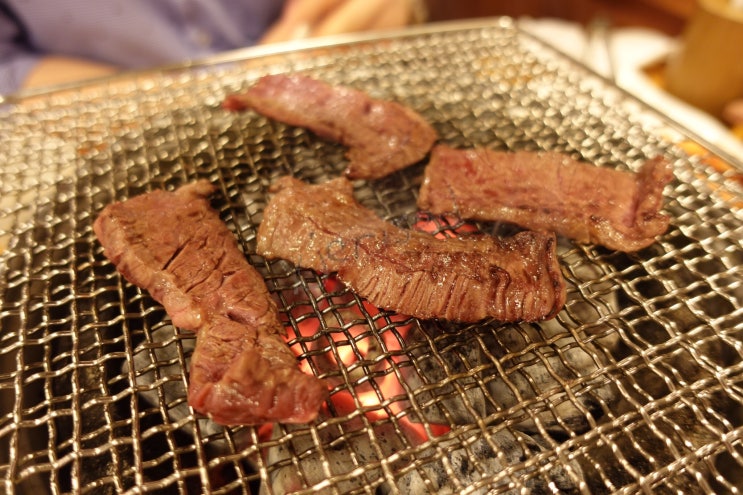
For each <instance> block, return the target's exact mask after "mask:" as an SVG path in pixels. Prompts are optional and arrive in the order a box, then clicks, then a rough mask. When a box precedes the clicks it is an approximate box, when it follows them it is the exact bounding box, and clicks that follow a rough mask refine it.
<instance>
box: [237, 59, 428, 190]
mask: <svg viewBox="0 0 743 495" xmlns="http://www.w3.org/2000/svg"><path fill="white" fill-rule="evenodd" d="M223 106H224V107H225V108H227V109H230V110H244V109H248V108H250V109H252V110H255V111H256V112H258V113H260V114H263V115H265V116H267V117H270V118H273V119H276V120H278V121H280V122H284V123H286V124H289V125H293V126H299V127H305V128H307V129H309V130H311V131H313V132H314V133H315V134H317V135H319V136H321V137H323V138H326V139H329V140H333V141H337V142H339V143H342V144H344V145H345V146H347V147H348V151H347V157H348V159H349V162H350V163H349V165H348V167H347V169H346V175H347V176H348V177H350V178H353V179H377V178H380V177H383V176H385V175H388V174H390V173H392V172H394V171H396V170H399V169H402V168H404V167H407V166H408V165H412V164H414V163H416V162H418V161H420V160H422V159H423V158H424V157H425V156H426V155H427V154H428V152H429V151H430V149H431V147H432V146H433V143H434V142H435V141H436V139H437V138H438V135H437V133H436V131H435V130H434V129H433V127H431V126H430V125H429V124H428V122H426V121H425V120H424V119H423V117H421V116H420V115H419V114H418V113H417V112H415V111H414V110H412V109H411V108H408V107H406V106H404V105H402V104H400V103H397V102H394V101H386V100H379V99H374V98H371V97H369V95H367V94H366V93H364V92H363V91H359V90H357V89H353V88H350V87H346V86H333V85H330V84H328V83H326V82H324V81H320V80H318V79H314V78H311V77H308V76H305V75H301V74H288V75H287V74H274V75H267V76H263V77H261V78H260V79H259V80H258V81H257V82H256V83H255V84H254V85H253V86H252V87H250V88H249V89H248V90H247V91H245V92H243V93H240V94H235V95H230V96H228V97H227V98H226V99H225V101H224V103H223Z"/></svg>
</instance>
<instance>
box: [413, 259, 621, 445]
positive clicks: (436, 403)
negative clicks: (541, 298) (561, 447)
mask: <svg viewBox="0 0 743 495" xmlns="http://www.w3.org/2000/svg"><path fill="white" fill-rule="evenodd" d="M561 249H562V251H563V253H562V255H563V256H564V257H571V256H573V257H575V256H577V254H576V253H570V252H565V251H566V249H565V247H564V246H563V247H562V248H561ZM572 264H573V266H576V267H577V268H575V270H574V273H573V274H571V276H570V277H568V278H567V282H568V303H567V304H566V309H565V310H564V311H563V313H561V315H558V318H556V319H553V320H549V321H545V322H540V323H539V324H520V325H501V326H499V325H497V324H496V323H488V324H484V325H478V326H474V325H473V326H470V327H461V326H456V325H446V326H445V325H442V324H439V323H433V322H427V323H422V324H421V327H420V329H421V331H420V332H417V333H412V334H411V335H410V337H411V338H418V339H421V340H427V341H428V343H429V344H430V346H432V347H434V349H435V351H436V352H433V353H432V352H431V351H430V349H429V348H428V347H427V346H419V347H413V348H411V350H410V351H409V353H410V354H411V355H412V356H413V359H414V360H415V363H416V365H415V367H414V368H411V369H410V370H406V373H407V374H406V377H405V378H406V381H407V382H408V384H409V385H410V386H411V389H412V390H414V391H415V399H416V400H417V402H418V403H419V404H420V405H421V408H422V412H423V414H424V417H425V419H426V420H427V421H430V422H432V423H443V424H470V423H474V422H476V421H478V420H482V419H483V418H486V417H488V416H490V415H493V414H499V413H501V412H503V411H506V410H509V411H510V412H509V418H510V419H511V420H514V419H515V422H516V424H515V427H516V428H518V429H519V430H522V431H525V432H531V433H534V432H538V431H540V429H541V428H544V429H545V430H546V431H548V432H550V434H553V435H555V436H569V435H571V434H574V433H583V432H585V431H587V430H588V429H589V428H590V427H591V423H592V422H593V421H594V419H595V418H596V417H600V416H601V415H602V414H603V407H604V405H605V404H611V403H613V402H614V401H616V400H617V398H618V391H617V390H616V387H615V385H614V384H613V383H612V382H610V381H608V380H607V379H606V377H605V376H603V374H602V373H601V370H602V369H603V368H604V367H605V366H606V364H607V361H606V359H605V353H606V352H607V350H608V351H611V350H613V349H614V348H615V347H616V346H617V341H618V334H617V332H616V331H614V330H613V329H612V328H610V327H608V326H607V325H605V324H603V323H600V322H599V321H600V318H601V317H602V316H606V315H609V314H612V313H613V312H615V311H616V307H617V304H616V296H615V295H614V294H613V293H609V294H606V295H604V294H602V291H603V290H604V287H603V286H602V285H601V284H594V285H593V286H592V287H591V290H592V291H594V292H597V293H599V294H601V296H600V298H599V299H600V300H599V301H598V302H596V301H591V304H589V303H588V302H586V300H587V299H588V298H589V296H586V295H584V294H583V293H582V292H581V291H584V290H585V289H584V288H582V287H581V283H583V281H591V280H596V279H599V277H600V275H601V273H600V270H599V269H598V267H596V266H594V265H588V264H582V265H581V264H578V263H577V262H575V260H573V261H572ZM597 297H598V296H597ZM597 322H599V323H597ZM573 326H575V328H574V329H571V328H570V327H573ZM589 337H590V338H589ZM518 418H520V419H518Z"/></svg>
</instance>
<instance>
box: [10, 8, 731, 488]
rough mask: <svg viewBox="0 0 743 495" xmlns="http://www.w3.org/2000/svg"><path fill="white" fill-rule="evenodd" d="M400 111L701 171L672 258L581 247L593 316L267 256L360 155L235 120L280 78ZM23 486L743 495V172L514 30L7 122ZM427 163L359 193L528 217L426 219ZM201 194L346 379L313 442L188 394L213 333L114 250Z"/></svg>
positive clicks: (263, 57)
mask: <svg viewBox="0 0 743 495" xmlns="http://www.w3.org/2000/svg"><path fill="white" fill-rule="evenodd" d="M291 71H307V72H308V73H309V74H311V75H314V76H316V77H318V78H321V79H324V80H326V81H329V82H331V83H336V84H345V85H349V86H353V87H356V88H359V89H362V90H364V91H366V92H368V93H369V94H371V95H372V96H374V97H378V98H383V99H390V100H396V101H400V102H402V103H404V104H406V105H408V106H410V107H412V108H414V109H415V110H417V111H418V112H420V113H421V114H422V115H423V116H424V117H425V118H426V119H427V120H428V121H429V122H431V123H432V124H433V125H434V127H435V128H436V129H437V131H438V132H439V133H440V136H441V142H444V143H447V144H449V145H452V146H456V147H465V146H488V147H491V148H496V149H512V150H516V149H529V150H537V149H549V150H558V151H562V152H565V153H568V154H570V155H572V156H574V157H577V158H581V159H585V160H587V161H590V162H593V163H595V164H597V166H604V167H611V168H619V169H624V170H637V169H638V168H639V166H640V165H641V164H642V163H643V161H644V160H645V159H647V158H648V157H652V156H656V155H663V156H665V157H666V158H667V159H668V160H669V161H671V163H672V164H673V166H674V172H675V178H674V180H673V181H672V183H671V184H669V186H668V187H667V188H666V204H665V210H666V211H667V212H668V213H669V214H670V215H671V217H672V221H671V226H670V228H669V230H668V232H667V233H666V234H665V235H663V236H662V237H661V238H659V240H658V242H656V243H655V244H653V245H651V246H650V247H648V248H646V249H643V250H642V251H639V252H637V253H633V254H625V253H619V252H614V251H610V250H606V249H603V248H600V247H596V246H592V245H577V244H573V243H570V242H569V241H564V240H563V241H561V243H560V247H559V253H560V260H561V266H562V270H563V273H564V276H565V278H566V280H567V282H568V301H567V303H566V305H565V308H564V310H563V311H561V312H560V314H559V315H558V317H557V318H556V319H555V320H553V321H550V322H546V323H543V324H538V325H537V324H534V325H527V324H523V325H502V324H499V323H498V322H494V321H491V322H483V323H480V324H477V325H452V324H444V323H441V322H434V321H418V320H415V319H411V318H407V317H404V316H400V315H396V314H392V313H389V312H384V311H380V310H378V309H376V308H374V307H372V306H371V305H369V304H367V303H365V302H364V301H363V300H361V299H359V298H358V297H357V296H355V295H354V294H353V293H351V292H349V291H348V290H347V289H346V288H345V287H344V286H343V285H342V284H340V283H338V282H337V280H336V279H335V278H334V277H333V276H332V274H318V273H314V272H312V271H308V270H303V269H301V268H299V267H294V266H292V265H290V264H289V263H286V262H283V261H267V260H264V259H263V258H261V257H260V256H257V255H256V254H255V234H256V228H257V226H258V224H259V222H260V220H261V214H262V211H263V208H264V206H265V205H266V202H267V200H268V188H269V185H270V184H271V183H272V181H274V180H275V179H277V178H278V177H281V176H283V175H287V174H291V175H294V176H296V177H298V178H300V179H303V180H305V181H308V182H311V183H318V182H322V181H325V180H327V179H330V178H333V177H336V176H338V175H339V174H340V173H341V172H342V171H343V169H344V168H345V165H346V162H345V158H344V156H343V152H344V150H343V148H342V147H341V146H339V145H336V144H332V143H329V142H326V141H324V140H322V139H320V138H318V137H316V136H315V135H313V134H312V133H309V132H307V131H305V130H303V129H298V128H293V127H290V126H286V125H282V124H279V123H277V122H275V121H271V120H270V119H267V118H264V117H261V116H259V115H257V114H255V113H253V112H245V113H229V112H227V111H224V110H222V109H221V108H220V103H221V101H222V99H223V98H224V96H225V95H227V94H230V93H233V92H236V91H240V90H241V89H244V88H246V87H248V86H249V85H250V84H251V83H252V82H253V81H255V79H256V78H258V77H259V76H260V75H262V74H265V73H268V72H291ZM0 110H1V111H2V116H1V117H0V135H1V136H2V139H1V140H0V302H1V304H2V306H1V309H0V327H1V329H2V330H1V331H0V486H1V487H2V488H3V489H4V491H5V492H7V493H11V492H13V491H14V490H19V491H20V492H27V493H119V492H123V491H129V492H131V493H176V492H179V493H262V494H263V493H265V494H277V493H287V492H298V493H310V492H311V493H318V492H320V493H344V494H345V493H371V494H386V493H403V494H407V493H518V492H520V491H523V490H532V492H533V493H553V492H554V493H570V492H574V493H633V492H638V491H647V492H653V493H656V492H657V493H671V492H673V493H680V492H685V493H739V490H740V489H741V488H743V486H742V485H741V483H742V482H741V476H740V474H739V473H740V472H741V471H743V446H741V437H742V436H743V413H742V411H743V408H742V406H743V344H741V340H742V339H743V310H742V309H741V304H742V298H743V286H742V283H743V282H742V280H743V277H742V275H743V273H742V272H743V269H742V268H741V267H742V266H743V248H742V246H741V239H742V238H743V222H742V217H741V212H740V207H741V204H742V203H741V176H740V175H739V171H740V169H739V168H737V167H739V165H736V164H732V165H730V164H725V163H724V162H723V161H721V160H720V159H719V158H718V157H715V156H712V154H704V155H701V154H699V153H696V154H692V155H690V154H687V152H685V151H684V150H685V149H687V150H688V146H685V144H688V143H690V142H693V141H695V138H694V136H692V135H690V134H689V133H688V132H686V131H685V130H683V129H682V128H680V127H678V126H676V125H674V124H673V123H671V122H669V121H668V120H666V119H665V118H664V116H663V115H660V114H658V113H657V112H654V111H652V110H651V109H648V108H646V107H645V106H643V105H642V104H640V103H639V102H637V101H636V100H634V99H632V98H631V97H629V96H627V95H626V94H625V93H623V92H622V91H620V90H619V89H617V88H615V87H613V86H612V85H610V84H609V83H607V82H606V81H604V80H603V79H601V78H599V77H597V76H595V75H594V74H593V73H591V72H590V71H588V70H587V69H585V68H584V67H582V66H581V65H580V64H578V63H576V62H574V61H572V60H571V59H568V58H566V57H564V56H563V55H560V54H558V53H555V52H554V51H552V50H551V49H550V48H548V47H546V46H544V45H542V44H541V43H539V42H537V41H536V40H535V39H533V38H531V37H529V36H528V35H526V34H524V33H522V32H520V31H519V30H518V28H517V27H516V26H515V24H514V23H513V22H511V21H510V20H509V19H493V20H488V21H486V22H477V23H465V24H462V23H457V24H442V25H432V26H427V27H424V28H421V29H417V30H410V31H405V32H402V33H396V34H394V35H390V36H386V37H381V38H378V37H375V38H367V37H359V38H355V39H354V40H353V41H351V42H349V43H344V44H332V45H317V46H314V47H311V48H309V49H304V50H301V51H292V52H288V53H275V52H274V53H267V52H266V50H263V51H261V50H248V51H244V52H239V53H236V54H235V55H234V56H227V57H222V58H220V59H219V60H216V59H215V60H211V61H207V62H206V63H203V64H195V65H191V66H188V67H179V68H173V69H168V70H162V71H157V72H144V73H138V74H128V75H126V76H123V77H119V78H113V79H108V80H105V81H102V82H97V83H92V84H89V85H85V86H82V87H80V88H77V90H75V91H67V90H65V89H60V90H58V91H54V92H51V93H47V94H42V95H36V96H26V97H19V98H14V99H8V100H7V101H6V104H4V105H2V106H0ZM422 171H423V164H419V165H416V166H413V167H410V168H408V169H406V170H403V171H401V172H398V173H395V174H393V175H391V176H389V177H387V178H385V179H381V180H377V181H370V182H365V181H357V182H355V183H354V185H355V188H356V189H355V192H356V197H357V199H359V201H360V202H361V203H362V204H364V205H365V206H367V207H369V208H371V209H372V210H374V211H375V212H376V213H377V214H378V215H380V216H381V217H383V218H385V219H387V220H389V221H391V222H393V223H395V224H397V225H399V226H402V227H409V228H414V227H416V228H420V227H424V228H426V229H427V230H429V231H435V232H437V233H439V234H441V235H458V234H459V233H461V232H464V231H473V230H480V231H482V232H485V233H494V234H497V235H500V234H504V233H505V231H506V230H507V229H506V228H505V227H504V226H501V225H492V224H484V223H478V224H474V223H467V224H465V223H462V222H456V221H453V220H451V219H448V220H447V219H441V218H433V217H429V216H427V215H425V213H422V212H417V211H416V207H415V200H416V195H417V190H418V188H419V186H420V183H421V176H422ZM197 178H206V179H209V180H210V181H212V182H213V183H215V184H216V185H217V186H218V189H219V192H218V193H217V194H216V195H215V197H214V199H213V205H214V207H215V208H216V209H217V210H218V211H219V213H220V215H221V217H222V219H223V220H224V221H225V222H226V224H227V225H228V227H229V228H230V229H231V230H232V231H233V232H234V233H235V236H236V237H237V238H238V240H239V243H240V245H241V247H242V248H243V249H244V251H245V253H246V255H247V257H248V259H249V260H250V262H251V263H252V264H253V265H254V266H256V268H257V269H258V270H259V271H260V272H261V273H262V274H263V275H264V277H265V279H266V283H267V285H268V287H269V289H270V290H271V291H272V293H273V294H274V296H275V297H276V299H277V301H278V302H279V305H280V307H281V310H282V315H283V317H284V319H285V321H286V325H287V329H288V341H289V344H290V345H291V346H292V349H294V350H295V351H296V352H297V354H298V359H299V363H300V366H302V368H303V369H304V370H306V371H307V372H311V373H316V374H318V375H321V376H322V377H324V378H325V379H327V380H328V381H329V382H330V383H331V385H332V387H333V388H332V390H331V395H330V399H329V401H328V403H327V405H326V407H325V408H324V409H323V412H322V414H321V416H320V418H319V419H318V420H317V421H316V422H314V423H312V424H309V425H298V426H291V427H289V426H282V425H275V426H273V427H270V426H267V427H262V428H253V427H235V428H221V427H218V426H217V425H215V424H214V423H212V422H210V421H209V420H207V419H205V418H202V417H200V416H198V415H196V414H194V412H193V411H192V410H190V408H189V407H188V405H187V403H186V394H185V390H186V383H187V371H188V359H189V356H190V353H191V351H192V349H193V343H194V339H193V335H191V334H189V333H188V332H184V331H180V330H178V329H177V328H174V327H173V326H172V325H171V324H170V321H169V319H168V317H167V315H166V314H165V312H164V311H163V309H162V307H161V306H159V305H158V304H157V303H155V302H154V301H153V300H152V299H151V298H150V297H149V295H148V294H147V293H146V292H145V291H142V290H139V289H138V288H136V287H134V286H132V285H131V284H128V283H127V282H125V281H124V280H123V278H122V277H121V276H120V275H119V274H118V273H117V272H116V270H115V269H114V268H113V266H112V265H111V264H110V263H109V262H108V261H107V260H106V259H105V257H104V256H103V253H102V249H101V247H100V245H99V243H98V242H97V240H96V239H95V236H94V234H93V231H92V224H93V221H94V220H95V218H96V216H97V214H98V213H99V212H100V210H101V209H102V208H103V207H104V206H105V205H106V204H108V203H110V202H112V201H115V200H123V199H126V198H128V197H131V196H134V195H137V194H140V193H144V192H147V191H150V190H153V189H156V188H165V189H174V188H176V187H178V186H180V185H182V184H185V183H187V182H190V181H193V180H195V179H197Z"/></svg>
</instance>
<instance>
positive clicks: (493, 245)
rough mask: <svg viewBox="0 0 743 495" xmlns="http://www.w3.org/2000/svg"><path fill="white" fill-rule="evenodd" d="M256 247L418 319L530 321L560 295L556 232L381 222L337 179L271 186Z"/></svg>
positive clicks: (556, 306)
mask: <svg viewBox="0 0 743 495" xmlns="http://www.w3.org/2000/svg"><path fill="white" fill-rule="evenodd" d="M274 187H275V190H276V191H277V193H276V194H275V195H274V196H273V197H272V198H271V200H270V202H269V204H268V206H267V207H266V209H265V211H264V215H263V221H262V222H261V225H260V227H259V229H258V249H257V250H258V253H259V254H261V255H263V256H266V257H269V258H284V259H287V260H290V261H291V262H293V263H294V264H296V265H299V266H303V267H306V268H312V269H314V270H318V271H321V272H337V273H338V276H339V278H340V279H341V280H343V281H344V282H345V283H346V284H348V285H349V286H350V287H351V288H352V289H353V290H355V291H356V293H358V294H359V295H361V296H362V297H365V298H367V299H368V300H369V301H371V302H372V303H374V304H376V305H377V306H379V307H382V308H385V309H390V310H394V311H398V312H400V313H404V314H408V315H412V316H416V317H419V318H440V319H447V320H454V321H462V322H474V321H479V320H482V319H484V318H489V317H492V318H495V319H497V320H501V321H519V320H525V321H536V320H541V319H545V318H550V317H553V316H554V315H555V314H556V313H557V312H558V311H559V310H560V309H561V308H562V306H563V304H564V302H565V282H564V280H563V278H562V274H561V272H560V267H559V265H558V260H557V255H556V252H555V247H556V246H555V243H556V241H555V236H554V234H551V233H550V234H545V233H537V232H521V233H519V234H518V235H516V236H515V237H513V238H508V239H503V240H501V239H496V238H494V237H491V236H472V237H468V238H448V239H437V238H436V237H434V236H432V235H430V234H427V233H424V232H418V231H411V230H405V229H400V228H397V227H395V226H393V225H392V224H390V223H388V222H385V221H383V220H382V219H380V218H378V217H377V216H375V215H374V213H373V212H372V211H370V210H368V209H367V208H365V207H363V206H362V205H360V204H359V203H357V202H356V201H355V199H354V197H353V189H352V186H351V183H350V182H349V181H348V180H346V179H345V178H339V179H335V180H332V181H330V182H327V183H325V184H321V185H308V184H305V183H303V182H300V181H298V180H296V179H293V178H290V177H284V178H282V179H280V180H279V181H278V182H277V183H276V184H275V186H274Z"/></svg>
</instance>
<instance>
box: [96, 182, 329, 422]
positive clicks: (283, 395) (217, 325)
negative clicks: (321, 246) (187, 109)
mask: <svg viewBox="0 0 743 495" xmlns="http://www.w3.org/2000/svg"><path fill="white" fill-rule="evenodd" d="M212 192H213V186H212V185H211V184H210V183H209V182H206V181H198V182H195V183H192V184H189V185H186V186H183V187H181V188H180V189H178V190H177V191H175V192H165V191H160V190H156V191H152V192H150V193H147V194H144V195H141V196H137V197H134V198H131V199H129V200H127V201H124V202H119V203H113V204H111V205H109V206H107V207H106V208H105V209H104V210H103V212H102V213H101V214H100V216H99V217H98V218H97V219H96V221H95V224H94V227H93V228H94V230H95V233H96V235H97V236H98V239H99V240H100V242H101V244H102V245H103V249H104V253H105V255H106V256H107V257H108V258H109V259H110V260H111V261H112V262H113V263H114V265H116V268H117V269H118V270H119V272H121V273H122V274H123V275H124V277H125V278H126V279H127V280H129V281H130V282H131V283H133V284H135V285H137V286H139V287H141V288H143V289H146V290H148V291H149V292H150V294H151V295H152V297H153V298H154V299H155V300H157V301H158V302H160V303H161V304H162V305H163V306H164V307H165V310H166V311H167V312H168V314H169V315H170V317H171V319H172V321H173V324H175V325H177V326H179V327H182V328H185V329H188V330H192V331H195V332H198V333H197V340H196V347H195V350H194V353H193V356H192V358H191V370H190V378H189V388H188V401H189V404H190V405H191V406H192V407H193V408H194V409H196V410H197V411H199V412H201V413H203V414H207V415H209V416H210V417H211V418H212V419H213V420H214V421H216V422H217V423H221V424H258V423H265V422H273V421H278V422H286V423H299V422H307V421H312V420H313V419H314V418H315V416H316V415H317V413H318V410H319V408H320V406H321V404H322V402H323V400H324V399H325V397H326V395H327V387H326V386H325V384H324V383H323V382H322V381H320V380H318V379H317V378H315V377H313V376H309V375H306V374H304V373H302V372H301V371H300V370H299V368H298V366H297V362H296V358H295V357H294V355H293V354H292V352H291V350H290V349H289V347H288V346H287V345H286V343H285V342H284V340H283V338H282V334H283V332H284V328H283V326H282V325H281V322H280V320H279V316H278V311H277V308H276V304H275V303H274V301H273V300H272V299H271V297H270V295H269V292H268V289H267V288H266V286H265V283H264V282H263V278H262V277H261V275H260V274H259V273H258V272H257V271H256V270H255V269H254V268H253V267H252V266H251V265H250V264H249V263H248V262H247V260H246V259H245V256H244V255H243V253H242V252H241V251H240V249H239V248H238V245H237V242H236V240H235V238H234V235H233V234H232V233H231V232H230V230H229V229H228V228H227V226H226V225H224V223H222V221H221V220H220V218H219V216H218V215H217V213H216V212H215V211H214V210H213V209H212V208H211V207H210V205H209V203H208V200H207V197H208V196H209V195H210V194H211V193H212Z"/></svg>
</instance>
